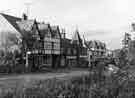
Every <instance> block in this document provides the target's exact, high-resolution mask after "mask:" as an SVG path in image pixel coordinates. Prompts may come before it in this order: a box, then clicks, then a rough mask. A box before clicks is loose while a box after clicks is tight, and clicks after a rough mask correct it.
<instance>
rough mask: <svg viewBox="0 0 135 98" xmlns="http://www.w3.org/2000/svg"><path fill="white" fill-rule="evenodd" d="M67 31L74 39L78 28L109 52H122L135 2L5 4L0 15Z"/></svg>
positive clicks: (7, 0) (33, 0) (8, 0)
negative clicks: (53, 26)
mask: <svg viewBox="0 0 135 98" xmlns="http://www.w3.org/2000/svg"><path fill="white" fill-rule="evenodd" d="M26 3H27V4H28V3H29V4H30V5H29V11H28V12H29V13H28V15H29V18H32V19H37V20H38V21H41V22H42V21H44V22H46V23H50V24H51V25H59V26H60V28H65V30H66V33H67V34H66V36H67V37H69V38H72V35H73V33H74V31H75V30H76V28H78V29H79V31H80V35H81V36H83V35H84V36H85V39H86V40H101V41H104V42H105V43H106V44H107V47H108V48H109V49H117V48H120V47H121V46H122V45H121V41H122V38H123V36H124V33H125V32H129V31H130V25H131V23H132V22H135V12H134V9H135V6H134V4H135V0H1V3H0V12H4V13H5V14H10V15H13V16H18V17H21V16H22V13H24V12H27V10H26V9H27V6H26Z"/></svg>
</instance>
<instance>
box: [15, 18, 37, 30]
mask: <svg viewBox="0 0 135 98" xmlns="http://www.w3.org/2000/svg"><path fill="white" fill-rule="evenodd" d="M34 23H35V21H34V20H21V21H17V24H18V26H19V28H20V30H21V31H31V30H32V27H33V25H34Z"/></svg>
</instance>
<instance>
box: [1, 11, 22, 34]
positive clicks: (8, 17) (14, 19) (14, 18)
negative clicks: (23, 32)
mask: <svg viewBox="0 0 135 98" xmlns="http://www.w3.org/2000/svg"><path fill="white" fill-rule="evenodd" d="M0 14H1V15H2V16H3V17H4V18H5V19H6V20H7V21H8V22H9V23H10V24H11V25H12V26H13V27H14V28H15V29H16V30H17V31H18V32H20V29H19V26H18V24H17V23H16V22H17V21H20V20H21V18H18V17H15V16H10V15H6V14H3V13H0Z"/></svg>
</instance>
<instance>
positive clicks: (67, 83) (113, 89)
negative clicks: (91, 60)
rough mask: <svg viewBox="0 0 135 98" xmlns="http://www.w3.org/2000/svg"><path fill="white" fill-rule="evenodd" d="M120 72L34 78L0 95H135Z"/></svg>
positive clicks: (100, 97)
mask: <svg viewBox="0 0 135 98" xmlns="http://www.w3.org/2000/svg"><path fill="white" fill-rule="evenodd" d="M130 76H131V74H128V73H127V72H124V71H120V72H118V73H117V74H112V75H110V76H109V77H104V76H102V75H101V74H99V73H96V72H95V73H94V74H89V75H88V76H86V75H85V76H77V77H72V78H68V79H63V78H62V79H55V78H54V79H48V80H35V81H31V82H30V84H27V85H20V84H19V85H17V86H16V87H15V88H9V89H6V90H2V91H1V97H2V98H135V81H134V78H133V77H132V78H131V77H130Z"/></svg>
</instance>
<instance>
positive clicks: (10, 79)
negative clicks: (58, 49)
mask: <svg viewBox="0 0 135 98" xmlns="http://www.w3.org/2000/svg"><path fill="white" fill-rule="evenodd" d="M88 74H89V72H88V70H74V71H69V72H62V73H60V72H58V73H57V72H55V73H38V74H23V75H10V76H7V75H6V76H5V77H1V78H0V88H9V87H16V86H18V85H19V86H20V85H24V84H27V83H29V84H30V83H31V82H32V81H33V80H46V79H52V78H56V79H67V78H71V77H74V76H81V75H88Z"/></svg>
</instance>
